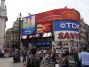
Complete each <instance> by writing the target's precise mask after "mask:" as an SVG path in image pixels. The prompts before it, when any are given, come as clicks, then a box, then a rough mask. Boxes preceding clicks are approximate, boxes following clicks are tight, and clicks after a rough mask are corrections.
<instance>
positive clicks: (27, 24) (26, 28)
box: [21, 15, 36, 35]
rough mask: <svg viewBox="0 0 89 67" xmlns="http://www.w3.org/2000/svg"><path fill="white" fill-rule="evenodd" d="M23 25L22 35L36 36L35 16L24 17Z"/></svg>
mask: <svg viewBox="0 0 89 67" xmlns="http://www.w3.org/2000/svg"><path fill="white" fill-rule="evenodd" d="M22 24H23V26H22V31H21V34H22V35H29V34H34V33H35V32H36V27H35V15H33V16H26V17H23V22H22Z"/></svg>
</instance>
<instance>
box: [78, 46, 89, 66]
mask: <svg viewBox="0 0 89 67" xmlns="http://www.w3.org/2000/svg"><path fill="white" fill-rule="evenodd" d="M80 59H81V64H82V67H89V53H88V52H87V48H86V47H84V48H83V52H81V54H80Z"/></svg>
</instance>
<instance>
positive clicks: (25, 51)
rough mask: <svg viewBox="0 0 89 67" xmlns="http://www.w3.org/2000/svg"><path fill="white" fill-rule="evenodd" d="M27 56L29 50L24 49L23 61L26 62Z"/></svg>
mask: <svg viewBox="0 0 89 67" xmlns="http://www.w3.org/2000/svg"><path fill="white" fill-rule="evenodd" d="M26 57H27V50H26V49H23V50H22V59H23V63H24V64H25V62H26Z"/></svg>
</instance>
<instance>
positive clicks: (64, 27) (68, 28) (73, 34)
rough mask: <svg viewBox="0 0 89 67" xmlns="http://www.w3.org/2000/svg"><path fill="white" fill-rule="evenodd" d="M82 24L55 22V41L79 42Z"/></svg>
mask: <svg viewBox="0 0 89 67" xmlns="http://www.w3.org/2000/svg"><path fill="white" fill-rule="evenodd" d="M79 31H80V23H79V22H76V21H67V20H66V21H65V20H63V21H54V35H55V36H54V37H55V39H54V40H55V41H69V40H74V41H79V38H80V33H79Z"/></svg>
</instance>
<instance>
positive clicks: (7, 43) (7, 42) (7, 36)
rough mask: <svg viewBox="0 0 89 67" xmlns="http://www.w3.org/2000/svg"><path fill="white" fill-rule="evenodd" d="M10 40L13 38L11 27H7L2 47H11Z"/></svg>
mask: <svg viewBox="0 0 89 67" xmlns="http://www.w3.org/2000/svg"><path fill="white" fill-rule="evenodd" d="M12 40H13V32H12V28H9V29H7V30H6V34H5V45H4V47H11V46H12Z"/></svg>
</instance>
